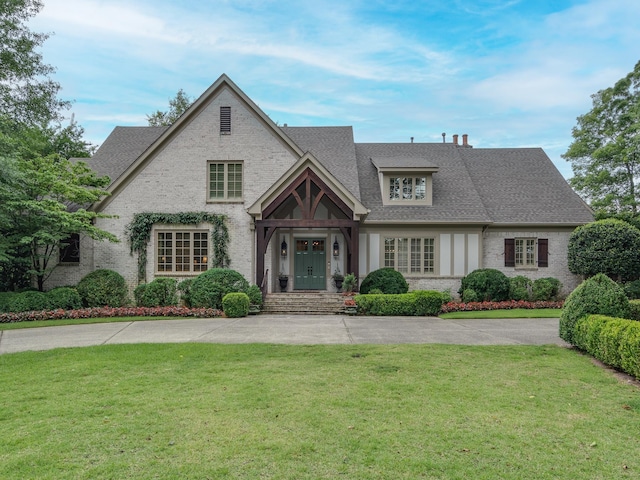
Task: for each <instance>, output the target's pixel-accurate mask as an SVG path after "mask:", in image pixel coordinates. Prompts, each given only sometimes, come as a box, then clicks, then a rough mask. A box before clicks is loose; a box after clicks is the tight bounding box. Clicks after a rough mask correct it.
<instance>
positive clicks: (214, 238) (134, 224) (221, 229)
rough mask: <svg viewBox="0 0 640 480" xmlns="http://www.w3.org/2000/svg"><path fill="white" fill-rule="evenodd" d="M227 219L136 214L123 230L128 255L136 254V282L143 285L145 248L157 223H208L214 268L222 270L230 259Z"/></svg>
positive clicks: (188, 214)
mask: <svg viewBox="0 0 640 480" xmlns="http://www.w3.org/2000/svg"><path fill="white" fill-rule="evenodd" d="M226 219H227V217H226V215H216V214H211V213H207V212H181V213H136V214H135V215H134V216H133V220H132V221H131V223H129V224H128V225H127V227H126V229H125V233H126V235H127V237H128V240H129V245H130V248H131V254H132V255H133V253H134V252H135V253H137V254H138V282H141V281H145V279H146V271H147V246H148V245H149V241H150V240H151V229H152V228H153V225H154V224H156V223H162V224H166V225H198V224H200V223H205V222H206V223H211V224H212V225H213V228H212V229H211V242H212V244H213V262H214V267H219V268H221V267H224V266H225V265H226V266H228V265H229V264H230V263H231V259H230V258H229V250H228V244H229V231H228V230H227V225H226V224H225V220H226Z"/></svg>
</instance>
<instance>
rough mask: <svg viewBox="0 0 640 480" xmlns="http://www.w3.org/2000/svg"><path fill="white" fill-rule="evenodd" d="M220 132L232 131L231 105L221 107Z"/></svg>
mask: <svg viewBox="0 0 640 480" xmlns="http://www.w3.org/2000/svg"><path fill="white" fill-rule="evenodd" d="M220 133H222V134H228V133H231V107H220Z"/></svg>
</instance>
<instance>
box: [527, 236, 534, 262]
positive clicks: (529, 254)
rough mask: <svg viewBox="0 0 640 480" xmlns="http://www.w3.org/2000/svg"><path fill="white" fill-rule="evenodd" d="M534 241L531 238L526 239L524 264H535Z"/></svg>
mask: <svg viewBox="0 0 640 480" xmlns="http://www.w3.org/2000/svg"><path fill="white" fill-rule="evenodd" d="M535 247H536V241H535V240H534V239H533V238H528V239H527V245H526V249H527V252H526V253H527V256H526V264H527V266H534V265H535V264H536V251H535Z"/></svg>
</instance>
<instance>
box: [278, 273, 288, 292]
mask: <svg viewBox="0 0 640 480" xmlns="http://www.w3.org/2000/svg"><path fill="white" fill-rule="evenodd" d="M278 282H280V291H281V292H286V291H287V283H289V275H287V274H286V273H282V272H280V273H279V274H278Z"/></svg>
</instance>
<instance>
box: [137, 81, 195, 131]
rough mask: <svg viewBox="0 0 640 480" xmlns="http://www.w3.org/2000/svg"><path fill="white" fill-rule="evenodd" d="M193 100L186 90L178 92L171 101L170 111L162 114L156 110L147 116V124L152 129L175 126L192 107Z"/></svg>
mask: <svg viewBox="0 0 640 480" xmlns="http://www.w3.org/2000/svg"><path fill="white" fill-rule="evenodd" d="M192 103H193V100H192V99H191V98H189V96H188V95H187V94H186V93H185V92H184V90H182V89H180V90H178V93H177V94H176V96H175V97H174V98H172V99H170V100H169V111H167V112H161V111H160V110H156V111H155V112H154V113H152V114H151V115H147V122H149V125H150V126H152V127H162V126H169V125H173V123H174V122H175V121H176V120H178V118H180V116H181V115H182V114H183V113H184V112H186V111H187V109H188V108H189V107H190V106H191V104H192Z"/></svg>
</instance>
